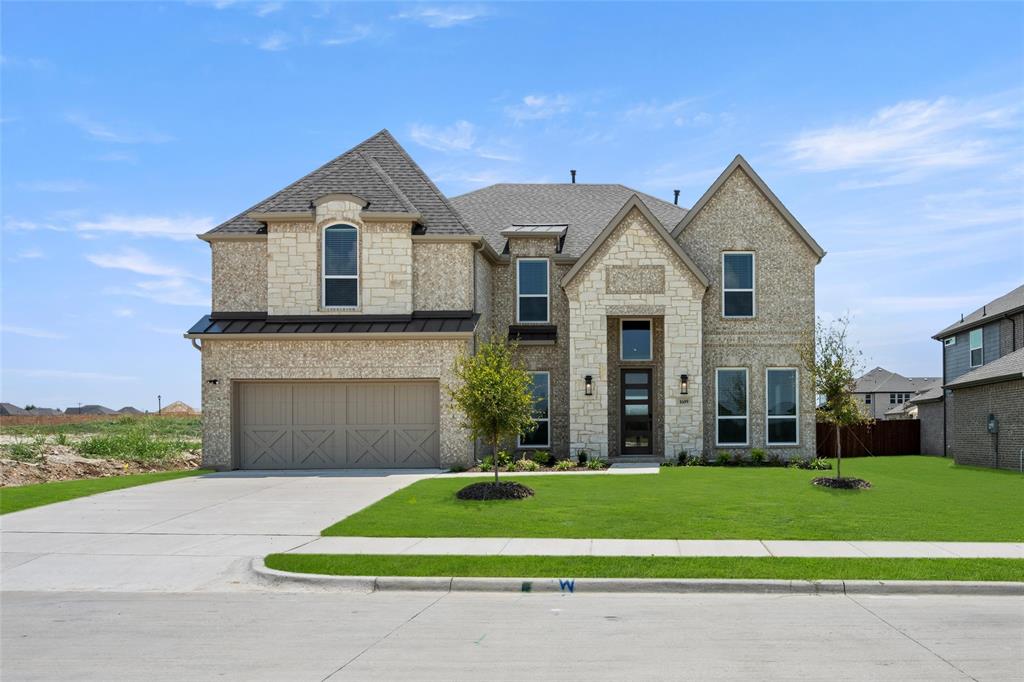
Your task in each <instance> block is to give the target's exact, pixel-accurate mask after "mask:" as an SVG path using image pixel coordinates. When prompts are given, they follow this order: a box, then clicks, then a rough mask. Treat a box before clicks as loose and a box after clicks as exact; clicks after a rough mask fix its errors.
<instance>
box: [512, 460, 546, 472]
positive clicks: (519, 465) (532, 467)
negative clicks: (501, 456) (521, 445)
mask: <svg viewBox="0 0 1024 682" xmlns="http://www.w3.org/2000/svg"><path fill="white" fill-rule="evenodd" d="M512 470H513V471H540V464H537V462H535V461H533V460H532V459H526V458H525V457H524V458H523V459H517V460H516V463H515V464H513V465H512Z"/></svg>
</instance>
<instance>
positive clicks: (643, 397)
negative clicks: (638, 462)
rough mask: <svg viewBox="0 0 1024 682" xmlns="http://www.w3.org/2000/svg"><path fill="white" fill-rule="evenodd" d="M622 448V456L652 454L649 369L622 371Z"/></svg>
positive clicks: (652, 433) (652, 424) (652, 429)
mask: <svg viewBox="0 0 1024 682" xmlns="http://www.w3.org/2000/svg"><path fill="white" fill-rule="evenodd" d="M620 386H621V388H622V410H621V412H620V420H621V421H620V423H621V425H622V428H621V429H620V430H621V432H622V443H621V445H622V449H621V452H622V454H624V455H649V454H652V452H653V448H654V444H653V438H652V436H653V435H654V428H653V426H654V420H653V418H652V417H651V398H652V396H651V393H652V389H653V387H652V386H651V370H649V369H624V370H622V382H621V384H620Z"/></svg>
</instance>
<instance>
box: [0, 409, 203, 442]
mask: <svg viewBox="0 0 1024 682" xmlns="http://www.w3.org/2000/svg"><path fill="white" fill-rule="evenodd" d="M0 425H2V426H3V432H4V433H5V434H7V435H10V436H37V435H42V436H55V435H59V434H62V433H63V434H66V435H69V436H80V435H88V434H108V435H110V434H119V433H125V432H130V431H134V430H137V429H140V428H141V429H143V430H145V431H146V432H147V433H149V434H151V435H153V436H154V437H157V438H166V439H176V438H178V439H183V440H198V439H199V438H200V437H201V435H202V419H201V418H200V417H198V416H184V417H156V416H130V415H120V416H112V417H110V418H109V419H90V420H83V421H71V422H63V423H45V424H17V425H8V424H6V423H3V422H0Z"/></svg>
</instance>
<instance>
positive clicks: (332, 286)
mask: <svg viewBox="0 0 1024 682" xmlns="http://www.w3.org/2000/svg"><path fill="white" fill-rule="evenodd" d="M323 244H324V249H323V251H324V262H323V276H324V285H323V305H324V307H325V308H355V307H357V306H358V305H359V230H357V229H356V228H355V227H353V226H352V225H331V226H329V227H326V228H324V242H323Z"/></svg>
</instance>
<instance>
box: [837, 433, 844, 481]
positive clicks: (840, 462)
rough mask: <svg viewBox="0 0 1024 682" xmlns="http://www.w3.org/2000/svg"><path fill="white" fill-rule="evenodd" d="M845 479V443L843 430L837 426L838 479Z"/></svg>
mask: <svg viewBox="0 0 1024 682" xmlns="http://www.w3.org/2000/svg"><path fill="white" fill-rule="evenodd" d="M842 477H843V441H842V430H841V429H840V428H839V424H836V478H842Z"/></svg>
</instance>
